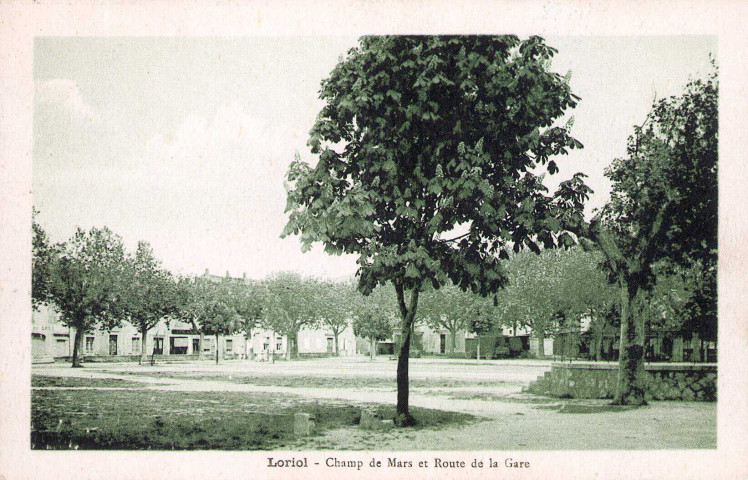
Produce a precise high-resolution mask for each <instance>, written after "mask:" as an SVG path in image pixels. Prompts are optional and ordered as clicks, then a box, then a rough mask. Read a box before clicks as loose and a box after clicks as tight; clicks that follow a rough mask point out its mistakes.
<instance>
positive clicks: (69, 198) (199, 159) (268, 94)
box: [32, 36, 717, 279]
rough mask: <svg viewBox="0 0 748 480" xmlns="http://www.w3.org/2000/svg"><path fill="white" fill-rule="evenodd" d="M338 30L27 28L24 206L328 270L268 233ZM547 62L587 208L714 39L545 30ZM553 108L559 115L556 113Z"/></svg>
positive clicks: (219, 261) (237, 262) (55, 223)
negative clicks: (563, 87) (28, 190)
mask: <svg viewBox="0 0 748 480" xmlns="http://www.w3.org/2000/svg"><path fill="white" fill-rule="evenodd" d="M356 42H357V41H356V38H348V37H244V38H236V37H232V38H199V37H189V38H185V37H182V38H168V37H150V38H149V37H138V38H111V37H108V38H91V37H46V38H44V37H43V38H37V39H36V41H35V45H34V82H35V95H34V143H33V167H32V168H33V186H32V195H33V202H34V206H35V208H36V209H37V210H39V211H40V213H39V216H38V221H39V222H40V224H41V225H42V227H43V228H44V229H45V230H46V231H47V233H48V234H49V236H50V238H51V240H52V241H55V242H61V241H65V240H67V239H68V238H70V237H71V236H72V234H73V233H74V231H75V229H76V228H77V227H81V228H83V229H89V228H91V227H103V226H107V227H109V228H110V229H112V230H113V231H114V232H115V233H117V234H119V235H120V236H121V237H122V238H123V240H124V242H125V245H126V246H127V247H128V248H129V249H134V247H135V245H136V243H137V242H138V241H139V240H145V241H148V242H150V243H151V245H152V246H153V248H154V251H155V253H156V255H157V256H158V257H159V258H160V259H161V260H162V261H163V263H164V266H165V267H166V268H168V269H170V270H171V271H172V272H174V273H178V274H201V273H203V272H204V271H205V270H206V269H209V270H210V272H211V273H213V274H218V275H223V274H225V273H226V272H227V271H229V272H230V274H231V275H232V276H241V275H242V274H243V273H246V274H247V276H248V277H250V278H263V277H264V276H266V275H268V274H270V273H273V272H277V271H296V272H299V273H301V274H303V275H309V276H316V277H321V278H329V279H339V278H343V277H347V276H350V275H352V274H354V273H355V271H356V264H355V257H351V256H341V257H338V256H329V255H327V254H326V253H324V252H323V250H322V248H321V247H320V246H317V247H316V248H314V249H313V250H312V251H310V252H307V253H302V252H301V247H300V243H299V241H298V238H295V237H289V238H285V239H281V238H280V237H279V236H280V233H281V231H282V230H283V227H284V225H285V222H286V216H285V215H284V213H283V210H284V208H285V205H286V200H285V189H284V185H283V180H284V177H285V173H286V170H287V168H288V165H289V163H290V162H291V161H293V158H294V152H295V151H297V150H298V151H299V152H300V154H301V157H302V158H303V159H307V160H309V161H313V158H312V156H311V154H310V153H309V151H308V148H307V147H306V141H307V137H308V132H309V129H310V128H311V126H312V124H313V122H314V119H315V117H316V115H317V113H318V112H319V110H320V109H321V107H322V102H321V101H320V100H319V99H318V90H319V85H320V82H321V81H322V80H323V79H324V78H326V77H327V76H328V74H329V72H330V71H331V70H332V69H333V68H334V66H335V64H336V63H337V62H338V60H339V58H340V56H341V55H342V54H344V53H345V52H346V51H347V50H348V49H349V48H351V47H353V46H354V45H355V44H356ZM547 43H548V44H549V45H551V46H553V47H555V48H557V49H558V50H559V52H558V54H557V55H556V57H555V58H554V61H553V64H552V67H551V68H552V70H554V71H557V72H559V73H560V74H562V75H563V74H566V72H568V71H571V74H572V76H571V89H572V92H573V93H575V94H577V95H578V96H580V97H581V98H582V100H581V101H580V103H579V105H578V106H577V108H575V109H574V110H573V111H571V112H570V115H573V116H574V126H573V128H572V134H573V136H574V137H575V138H577V139H578V140H579V141H580V142H582V144H583V145H584V147H585V148H584V149H582V150H580V151H572V153H571V154H570V155H568V156H566V157H561V158H558V159H557V163H558V166H559V168H560V172H559V173H558V174H556V175H554V176H552V177H549V179H548V186H549V187H550V188H554V187H555V186H556V185H557V184H558V182H560V181H562V180H565V179H567V178H569V177H571V175H573V174H574V173H576V172H583V173H585V174H587V175H588V177H589V178H588V179H587V183H588V185H589V186H590V187H591V188H592V189H593V190H594V191H595V193H594V194H593V195H592V197H591V198H590V200H589V202H588V208H587V213H588V214H591V213H592V211H593V209H594V208H597V207H600V206H602V205H603V204H604V203H605V201H606V200H607V198H608V195H609V192H610V184H609V182H608V181H607V179H606V178H605V177H604V175H603V173H604V170H605V167H606V166H607V165H608V164H609V163H610V162H611V161H612V160H613V159H614V158H617V157H621V156H623V155H624V154H625V149H626V141H627V138H628V136H629V135H630V134H631V132H632V127H633V125H636V124H640V123H641V122H642V121H643V120H644V118H645V117H646V115H647V112H648V111H649V110H650V108H651V105H652V103H653V100H655V99H661V98H664V97H667V96H670V95H676V94H678V93H680V92H682V90H683V87H684V86H685V84H686V83H687V82H688V80H689V78H692V77H695V78H699V77H704V76H706V75H707V74H708V73H709V72H710V69H711V67H710V60H709V55H710V54H712V55H713V56H715V57H716V54H717V43H716V39H715V38H714V37H696V36H680V37H549V38H547ZM565 121H566V119H561V120H559V124H563V123H565Z"/></svg>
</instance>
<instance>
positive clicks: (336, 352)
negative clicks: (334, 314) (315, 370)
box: [332, 330, 340, 357]
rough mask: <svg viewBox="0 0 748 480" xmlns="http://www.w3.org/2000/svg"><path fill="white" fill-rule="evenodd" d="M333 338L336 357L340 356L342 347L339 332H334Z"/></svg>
mask: <svg viewBox="0 0 748 480" xmlns="http://www.w3.org/2000/svg"><path fill="white" fill-rule="evenodd" d="M332 334H333V336H334V337H335V356H336V357H339V356H340V345H339V344H338V335H340V334H339V333H338V332H336V331H334V330H333V332H332Z"/></svg>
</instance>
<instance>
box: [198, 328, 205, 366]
mask: <svg viewBox="0 0 748 480" xmlns="http://www.w3.org/2000/svg"><path fill="white" fill-rule="evenodd" d="M203 345H205V334H204V333H203V332H202V331H201V332H200V339H199V340H198V345H197V359H198V360H202V359H203Z"/></svg>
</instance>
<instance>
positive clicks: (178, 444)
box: [31, 390, 475, 450]
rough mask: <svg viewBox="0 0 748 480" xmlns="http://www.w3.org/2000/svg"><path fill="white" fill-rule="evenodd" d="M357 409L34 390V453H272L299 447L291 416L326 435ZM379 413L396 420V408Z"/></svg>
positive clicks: (435, 424) (447, 419)
mask: <svg viewBox="0 0 748 480" xmlns="http://www.w3.org/2000/svg"><path fill="white" fill-rule="evenodd" d="M360 408H361V406H360V405H352V404H350V403H334V402H319V401H315V400H306V399H304V398H301V397H294V396H289V395H283V396H280V395H278V394H271V393H252V394H246V393H240V392H189V393H186V392H171V391H146V390H122V391H116V392H114V391H106V390H35V391H32V395H31V448H32V449H101V450H105V449H116V450H207V449H217V450H269V449H273V448H279V447H283V446H284V445H287V444H289V443H294V442H296V441H297V439H296V438H295V437H294V435H293V415H294V413H297V412H305V413H310V414H312V415H313V416H314V417H315V419H316V424H317V432H318V434H321V433H323V432H325V431H327V430H332V429H339V428H346V427H348V428H350V427H353V426H355V425H357V424H358V423H359V422H360ZM376 408H377V409H378V410H379V412H380V413H381V414H382V415H383V416H387V417H394V413H395V409H394V407H389V406H376ZM412 414H413V416H414V417H415V418H416V420H417V421H418V424H417V426H416V427H415V428H419V429H423V428H443V427H445V426H447V425H450V424H455V423H460V424H464V423H465V422H468V421H473V420H475V417H472V416H470V415H466V414H460V413H453V412H443V411H436V410H428V409H420V408H414V409H412Z"/></svg>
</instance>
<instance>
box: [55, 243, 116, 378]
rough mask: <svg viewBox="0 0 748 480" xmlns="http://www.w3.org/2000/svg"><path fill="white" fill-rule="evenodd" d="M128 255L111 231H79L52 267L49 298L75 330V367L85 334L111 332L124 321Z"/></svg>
mask: <svg viewBox="0 0 748 480" xmlns="http://www.w3.org/2000/svg"><path fill="white" fill-rule="evenodd" d="M124 263H125V252H124V247H123V244H122V239H121V238H120V237H119V236H117V235H115V234H114V233H112V232H111V231H110V230H109V229H108V228H103V229H97V228H92V229H91V230H90V231H89V232H84V231H83V230H81V229H80V228H79V229H78V230H77V231H76V232H75V235H73V237H72V238H71V239H70V240H69V241H68V242H67V243H65V244H63V245H61V246H60V247H59V254H58V255H57V256H56V258H55V261H54V262H52V263H51V264H50V265H49V283H48V286H49V299H50V300H51V302H52V303H53V304H54V305H55V307H56V308H57V311H58V312H59V313H60V319H61V321H62V323H63V324H64V325H66V326H69V327H73V328H75V329H76V340H75V345H74V348H73V365H74V366H76V365H77V364H78V362H79V359H78V352H79V348H80V342H81V339H82V338H83V337H82V335H83V333H86V332H89V331H91V330H92V329H93V328H95V327H97V326H98V327H100V328H102V329H107V330H109V329H111V328H113V327H115V326H118V325H119V324H120V321H121V320H120V319H121V318H122V313H123V310H122V305H123V302H122V296H121V292H122V280H123V278H124V276H123V268H124Z"/></svg>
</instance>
